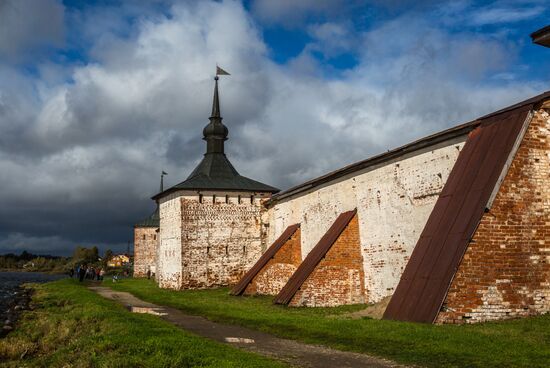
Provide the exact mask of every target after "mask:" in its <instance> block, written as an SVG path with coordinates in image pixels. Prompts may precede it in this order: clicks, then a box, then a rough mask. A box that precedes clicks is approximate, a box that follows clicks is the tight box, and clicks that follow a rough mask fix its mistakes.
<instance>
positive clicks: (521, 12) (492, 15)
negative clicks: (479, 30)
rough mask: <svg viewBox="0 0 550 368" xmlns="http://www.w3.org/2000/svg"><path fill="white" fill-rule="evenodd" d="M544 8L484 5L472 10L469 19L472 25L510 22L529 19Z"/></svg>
mask: <svg viewBox="0 0 550 368" xmlns="http://www.w3.org/2000/svg"><path fill="white" fill-rule="evenodd" d="M544 10H545V8H543V7H541V6H534V7H533V6H529V7H525V8H516V7H501V8H499V7H486V8H482V9H479V10H476V11H475V12H473V16H472V18H471V20H470V22H471V24H473V25H478V26H481V25H487V24H497V23H512V22H519V21H522V20H526V19H531V18H534V17H537V16H539V15H540V14H541V13H543V12H544Z"/></svg>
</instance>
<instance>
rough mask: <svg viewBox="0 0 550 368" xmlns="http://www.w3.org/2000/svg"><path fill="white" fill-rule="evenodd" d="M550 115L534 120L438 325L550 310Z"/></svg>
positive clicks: (542, 112) (460, 270) (539, 114)
mask: <svg viewBox="0 0 550 368" xmlns="http://www.w3.org/2000/svg"><path fill="white" fill-rule="evenodd" d="M549 218H550V115H549V114H548V112H546V111H545V110H539V111H537V112H536V113H535V116H534V117H533V119H532V120H531V122H530V125H529V127H528V129H527V131H526V134H525V136H524V138H523V140H522V141H521V144H520V146H519V149H518V151H517V153H516V155H515V156H514V159H513V161H512V164H511V166H510V168H509V170H508V173H507V174H506V176H505V178H504V181H503V182H502V185H501V187H500V189H499V191H498V193H497V195H496V197H495V200H494V202H493V205H492V207H491V209H490V211H489V212H488V213H486V214H484V216H483V217H482V219H481V223H480V225H479V227H478V229H477V231H476V233H475V235H474V237H473V239H472V242H471V243H470V244H469V246H468V249H467V251H466V253H465V255H464V258H463V260H462V262H461V264H460V266H459V268H458V270H457V273H456V275H455V277H454V279H453V281H452V284H451V286H450V289H449V292H448V295H447V297H446V299H445V302H444V311H443V312H440V313H439V315H438V318H437V322H438V323H465V322H466V323H471V322H481V321H488V320H497V319H506V318H514V317H522V316H528V315H534V314H540V313H545V312H548V311H550V285H549V280H550V262H549V259H548V256H547V254H548V253H547V250H546V249H545V248H544V247H543V246H541V245H543V244H545V243H546V242H548V240H549V239H550V222H548V219H549Z"/></svg>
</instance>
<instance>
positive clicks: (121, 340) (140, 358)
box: [0, 279, 284, 368]
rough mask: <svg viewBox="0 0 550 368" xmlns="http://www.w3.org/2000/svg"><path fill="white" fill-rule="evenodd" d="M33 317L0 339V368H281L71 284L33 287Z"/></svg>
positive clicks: (25, 317) (269, 361)
mask: <svg viewBox="0 0 550 368" xmlns="http://www.w3.org/2000/svg"><path fill="white" fill-rule="evenodd" d="M33 301H34V303H36V306H35V309H34V310H33V311H28V312H25V314H24V315H23V317H22V319H20V322H19V324H18V326H17V329H16V330H15V331H14V332H12V333H11V334H9V335H8V336H7V337H5V338H4V339H0V366H1V367H79V368H80V367H283V366H284V365H283V364H281V363H278V362H275V361H273V360H269V359H266V358H263V357H260V356H258V355H255V354H251V353H247V352H243V351H241V350H238V349H235V348H232V347H230V346H227V345H224V344H219V343H216V342H213V341H210V340H206V339H204V338H201V337H198V336H195V335H192V334H191V333H187V332H185V331H182V330H181V329H179V328H176V327H174V326H172V325H171V324H169V323H168V322H165V321H163V320H161V319H159V318H158V317H155V316H150V315H145V314H132V313H130V312H128V311H127V310H126V309H124V307H122V306H121V305H118V304H116V303H114V302H111V301H108V300H106V299H103V298H102V297H100V296H98V295H97V294H95V293H93V292H91V291H89V290H88V289H86V288H85V287H84V286H83V285H81V284H78V282H76V281H74V280H67V279H66V280H61V281H56V282H52V283H48V284H42V285H37V286H36V293H35V295H34V297H33Z"/></svg>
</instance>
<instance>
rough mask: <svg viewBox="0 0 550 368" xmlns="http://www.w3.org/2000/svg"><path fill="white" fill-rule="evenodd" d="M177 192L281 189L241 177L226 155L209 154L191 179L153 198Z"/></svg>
mask: <svg viewBox="0 0 550 368" xmlns="http://www.w3.org/2000/svg"><path fill="white" fill-rule="evenodd" d="M176 190H227V191H245V192H269V193H276V192H278V191H279V189H277V188H274V187H272V186H270V185H267V184H263V183H260V182H259V181H256V180H252V179H249V178H247V177H244V176H242V175H240V174H239V173H238V172H237V170H235V168H234V167H233V165H232V164H231V162H229V160H228V159H227V157H226V156H225V155H224V154H220V153H207V154H206V155H204V158H203V159H202V161H201V162H200V163H199V165H198V166H197V167H196V169H195V170H193V172H192V173H191V175H189V177H188V178H187V179H186V180H184V181H182V182H181V183H179V184H176V185H174V186H173V187H172V188H169V189H167V190H165V191H164V192H162V193H159V194H157V195H155V196H154V197H153V199H158V198H160V197H162V196H164V195H166V194H168V193H171V192H174V191H176Z"/></svg>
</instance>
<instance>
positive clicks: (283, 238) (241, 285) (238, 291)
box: [230, 224, 300, 295]
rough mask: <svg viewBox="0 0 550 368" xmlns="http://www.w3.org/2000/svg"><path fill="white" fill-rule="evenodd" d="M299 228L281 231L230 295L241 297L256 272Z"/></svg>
mask: <svg viewBox="0 0 550 368" xmlns="http://www.w3.org/2000/svg"><path fill="white" fill-rule="evenodd" d="M299 228H300V224H294V225H290V226H289V227H287V228H286V229H285V231H283V233H282V234H281V236H279V237H278V238H277V240H275V241H274V242H273V244H271V246H270V247H269V248H268V249H267V250H266V251H265V253H264V254H262V256H261V257H260V259H258V262H256V264H254V266H252V268H251V269H250V270H248V272H247V273H246V274H245V275H244V276H243V277H242V279H240V280H239V282H238V283H237V284H236V285H235V286H234V287H233V289H231V291H230V294H231V295H241V294H242V293H244V291H245V289H246V287H247V286H248V284H250V283H251V282H252V280H254V277H256V275H257V274H258V272H260V271H261V270H262V268H264V267H265V265H266V264H267V262H269V260H270V259H272V258H273V257H274V256H275V254H277V252H278V251H279V249H281V247H282V246H283V245H284V244H285V243H286V241H287V240H288V239H290V238H291V237H292V235H294V233H295V232H296V230H298V229H299Z"/></svg>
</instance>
